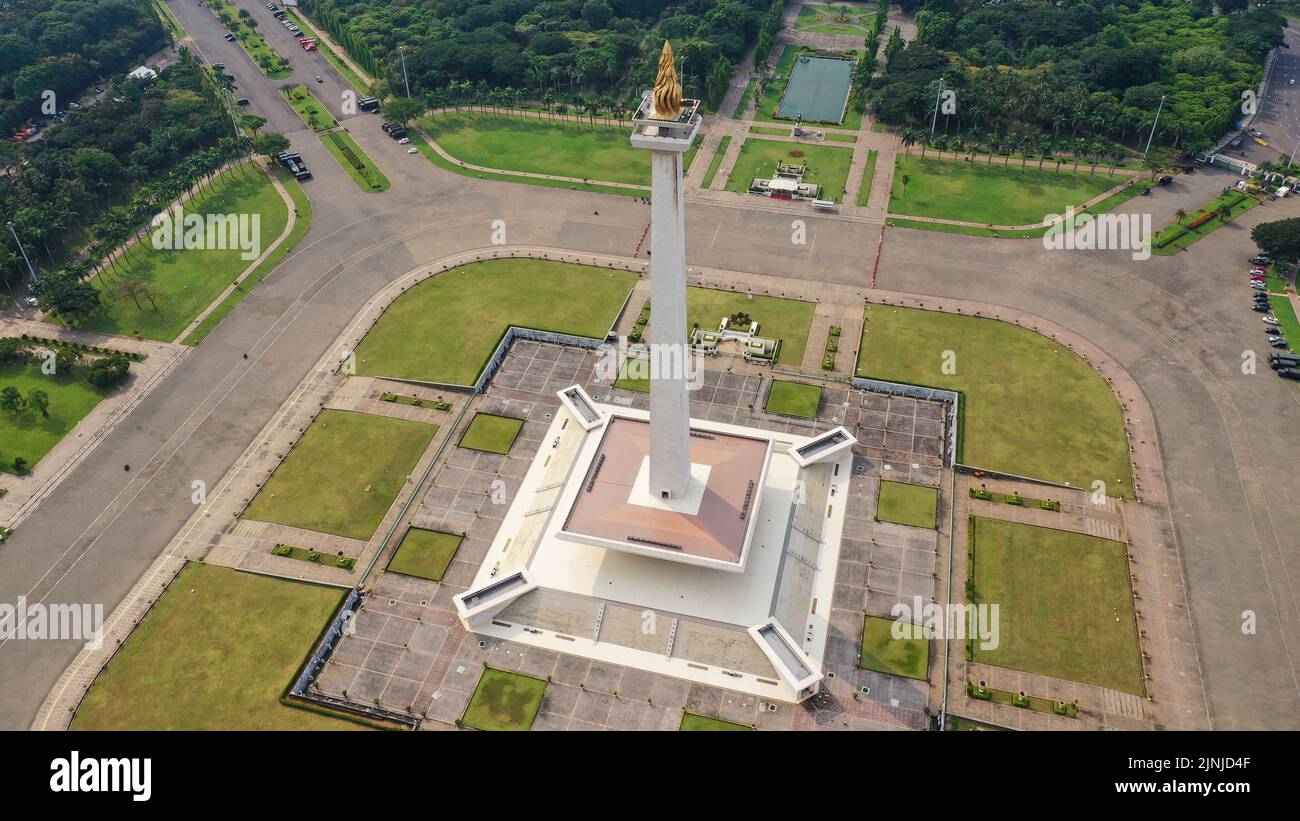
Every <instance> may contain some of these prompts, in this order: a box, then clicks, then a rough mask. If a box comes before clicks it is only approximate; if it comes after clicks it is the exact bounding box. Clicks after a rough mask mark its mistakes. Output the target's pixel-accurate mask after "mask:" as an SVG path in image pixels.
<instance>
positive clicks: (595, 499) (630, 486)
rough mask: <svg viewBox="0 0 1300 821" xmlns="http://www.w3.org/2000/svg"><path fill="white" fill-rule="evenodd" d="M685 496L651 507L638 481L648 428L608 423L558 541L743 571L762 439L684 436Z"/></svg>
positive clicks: (767, 444)
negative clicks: (687, 460) (687, 451)
mask: <svg viewBox="0 0 1300 821" xmlns="http://www.w3.org/2000/svg"><path fill="white" fill-rule="evenodd" d="M690 441H691V477H692V478H691V486H692V487H691V491H690V492H689V493H688V494H687V497H686V498H685V499H680V500H672V501H666V500H659V499H656V498H653V496H652V494H650V493H649V490H648V487H646V485H647V480H646V475H647V465H648V460H649V458H650V424H649V422H647V421H646V420H643V419H634V418H630V417H626V416H618V415H615V416H613V417H612V418H611V419H610V420H609V422H608V424H607V425H606V426H605V430H604V431H603V433H602V436H601V440H600V444H599V445H598V447H597V448H596V449H595V450H594V451H592V453H591V459H590V461H589V462H588V463H587V465H586V470H585V472H584V474H582V486H581V487H580V488H579V489H578V492H577V495H576V496H575V497H574V501H573V504H572V506H571V507H570V508H569V511H568V516H567V518H566V520H565V522H564V526H563V528H562V530H561V531H560V533H559V534H558V535H559V536H560V537H561V538H568V539H572V540H577V541H583V542H587V543H589V544H594V545H598V546H601V547H607V548H610V549H614V550H623V551H627V552H632V553H638V554H641V555H647V556H654V557H656V558H661V559H667V560H670V561H679V562H687V563H690V564H699V565H704V566H710V567H716V568H718V569H723V570H733V571H740V570H743V569H744V563H745V555H746V550H745V548H746V547H747V546H748V544H749V540H750V537H751V535H752V532H753V526H754V513H755V512H756V511H757V509H758V503H759V495H760V493H761V492H762V488H763V479H764V474H765V472H766V470H767V464H768V458H769V456H770V453H771V449H772V442H771V440H770V439H766V438H760V437H757V436H743V435H739V434H734V433H724V432H721V431H717V430H703V429H699V428H692V430H691V440H690Z"/></svg>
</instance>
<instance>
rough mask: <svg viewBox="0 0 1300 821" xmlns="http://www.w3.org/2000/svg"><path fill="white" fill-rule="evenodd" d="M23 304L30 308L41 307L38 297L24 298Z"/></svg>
mask: <svg viewBox="0 0 1300 821" xmlns="http://www.w3.org/2000/svg"><path fill="white" fill-rule="evenodd" d="M23 303H24V304H25V305H26V306H27V307H28V308H39V307H40V305H41V303H40V302H38V301H37V299H36V297H34V296H29V297H24V298H23Z"/></svg>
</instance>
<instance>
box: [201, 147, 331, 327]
mask: <svg viewBox="0 0 1300 821" xmlns="http://www.w3.org/2000/svg"><path fill="white" fill-rule="evenodd" d="M272 172H273V173H274V174H275V176H276V179H278V180H279V181H280V184H281V185H283V186H284V188H285V190H286V191H288V192H289V199H291V200H293V210H294V213H295V214H297V221H296V222H294V224H293V229H292V230H291V231H290V232H289V236H287V237H285V238H284V242H282V243H280V244H279V245H277V246H276V248H275V250H274V251H272V252H271V253H270V254H268V255H267V257H266V259H264V260H262V262H261V264H260V265H258V266H257V268H255V269H254V270H253V271H252V273H250V274H249V275H248V276H246V277H244V281H243V282H241V283H240V284H239V285H237V286H236V287H235V289H234V290H233V291H231V292H230V293H229V294H227V295H226V298H225V299H223V300H221V304H220V305H218V306H217V307H216V308H214V309H212V311H211V313H209V314H208V315H207V316H205V317H204V318H203V321H202V322H200V323H199V324H198V325H197V326H196V327H195V328H194V330H193V331H192V332H190V335H189V336H187V337H186V338H185V344H186V345H197V344H199V343H200V342H202V341H203V338H204V337H205V336H207V335H208V334H210V333H212V329H213V328H215V327H217V325H219V324H220V323H221V320H223V319H225V318H226V316H227V315H228V314H229V313H230V312H231V311H233V310H234V309H235V306H236V305H238V304H239V303H240V301H241V300H242V299H243V298H244V297H246V296H248V294H249V292H250V291H252V290H253V288H254V287H256V286H257V283H259V282H261V281H262V280H263V279H264V278H265V277H266V275H267V274H269V273H271V271H272V270H274V269H275V267H276V266H277V265H279V264H280V262H281V261H282V260H283V259H284V258H285V257H287V256H288V255H289V252H290V251H292V250H293V249H294V248H295V247H296V246H297V245H298V242H299V241H300V240H301V239H302V238H303V237H304V236H305V235H306V234H307V229H308V228H310V227H311V217H312V210H311V200H309V199H307V194H306V192H304V191H303V190H302V186H301V185H300V184H299V183H298V181H297V180H296V179H294V178H293V175H292V174H290V173H289V172H287V171H285V170H284V169H283V168H279V167H275V168H272ZM281 202H283V200H281ZM286 219H287V217H286Z"/></svg>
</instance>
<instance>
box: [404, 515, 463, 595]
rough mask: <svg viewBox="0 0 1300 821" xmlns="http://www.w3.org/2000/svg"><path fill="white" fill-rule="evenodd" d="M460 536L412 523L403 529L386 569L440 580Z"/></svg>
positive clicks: (458, 542)
mask: <svg viewBox="0 0 1300 821" xmlns="http://www.w3.org/2000/svg"><path fill="white" fill-rule="evenodd" d="M462 538H463V537H461V536H457V535H455V534H452V533H443V532H442V531H440V530H423V529H421V528H418V527H413V528H411V529H410V530H408V531H406V535H405V536H403V537H402V543H401V544H400V545H398V547H397V552H396V553H394V554H393V558H392V560H391V561H389V563H388V567H387V568H385V569H386V570H389V571H391V572H393V573H402V574H404V575H407V576H419V577H420V578H421V579H430V580H431V581H435V582H440V581H442V576H443V574H444V573H446V572H447V566H448V565H450V564H451V559H452V557H453V556H455V555H456V550H457V549H458V548H459V547H460V543H461V541H462Z"/></svg>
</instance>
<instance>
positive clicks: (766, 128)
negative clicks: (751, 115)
mask: <svg viewBox="0 0 1300 821" xmlns="http://www.w3.org/2000/svg"><path fill="white" fill-rule="evenodd" d="M749 133H750V134H773V135H775V136H777V137H789V136H790V129H788V128H777V127H776V126H770V125H751V126H750V127H749Z"/></svg>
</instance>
